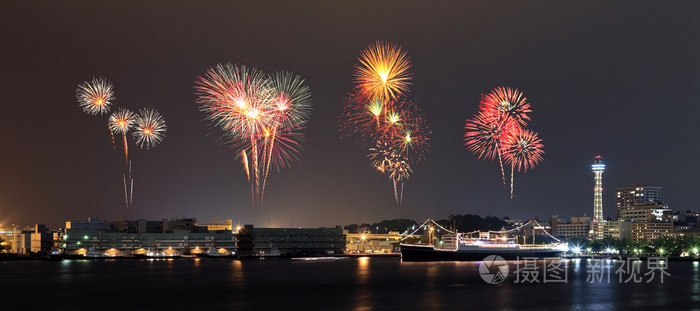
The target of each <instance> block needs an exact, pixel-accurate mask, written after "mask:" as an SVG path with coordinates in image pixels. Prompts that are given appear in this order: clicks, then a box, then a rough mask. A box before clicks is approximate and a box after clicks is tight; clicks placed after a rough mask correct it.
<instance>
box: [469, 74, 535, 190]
mask: <svg viewBox="0 0 700 311" xmlns="http://www.w3.org/2000/svg"><path fill="white" fill-rule="evenodd" d="M530 112H532V110H530V104H529V103H528V102H527V98H526V97H525V96H524V95H523V93H522V92H520V91H518V90H517V89H511V88H506V87H497V88H495V89H494V90H493V91H491V92H490V93H489V94H486V95H483V94H482V96H481V101H480V103H479V111H478V112H477V113H476V114H475V115H474V116H473V117H472V118H471V119H468V120H467V122H466V124H465V127H464V128H465V131H466V132H465V135H464V144H465V145H466V147H467V149H468V150H469V151H471V152H472V153H473V154H474V155H476V156H477V158H478V159H481V158H484V159H487V160H494V159H495V158H498V162H499V166H500V168H501V177H502V179H503V185H504V187H505V186H506V174H505V170H504V168H503V162H504V161H505V162H506V164H507V165H511V175H510V196H511V199H512V198H513V178H514V177H513V174H514V173H515V167H516V166H517V167H518V172H519V171H520V168H521V167H522V168H524V169H525V170H527V168H528V167H529V168H532V167H534V166H535V165H536V164H537V163H539V161H541V160H542V157H541V155H542V154H543V153H544V152H543V151H542V147H543V145H542V144H541V142H542V141H541V140H539V138H538V137H537V133H534V132H531V131H529V130H526V129H525V127H526V126H527V122H528V121H530V117H529V116H528V114H529V113H530ZM523 148H525V149H523ZM518 150H520V151H518Z"/></svg>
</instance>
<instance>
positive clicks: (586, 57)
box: [0, 1, 700, 226]
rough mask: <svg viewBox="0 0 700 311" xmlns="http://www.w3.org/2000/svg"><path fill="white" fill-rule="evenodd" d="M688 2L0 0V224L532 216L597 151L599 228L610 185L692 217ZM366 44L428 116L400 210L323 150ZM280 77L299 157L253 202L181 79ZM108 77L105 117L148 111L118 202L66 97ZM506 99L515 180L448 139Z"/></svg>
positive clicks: (110, 154)
mask: <svg viewBox="0 0 700 311" xmlns="http://www.w3.org/2000/svg"><path fill="white" fill-rule="evenodd" d="M698 13H700V3H698V2H693V1H682V2H681V1H664V2H661V1H650V2H646V1H635V2H619V3H611V2H610V1H600V2H590V1H587V2H578V3H574V2H573V1H550V2H538V1H507V2H506V1H499V2H498V3H492V1H480V2H476V1H475V2H467V1H458V2H454V3H447V2H439V4H437V2H432V1H417V2H410V1H397V2H388V1H387V2H382V1H367V2H363V1H345V2H337V3H333V2H331V1H315V2H313V1H309V2H306V1H278V2H266V1H251V2H235V1H189V2H187V3H185V2H184V1H70V2H58V1H46V2H43V3H40V2H30V1H12V2H8V1H6V2H3V3H2V4H1V5H0V29H1V30H0V46H1V48H0V121H1V122H0V142H2V144H1V145H0V146H2V147H0V148H2V149H1V150H2V152H0V159H1V160H2V163H3V169H2V173H0V224H8V223H17V224H33V223H47V224H50V225H53V226H55V225H59V224H62V223H63V222H65V221H67V220H72V221H83V220H85V219H87V217H88V216H98V217H100V218H102V219H108V220H117V219H123V218H124V217H127V218H130V219H133V218H149V219H161V218H173V217H196V218H197V219H199V220H200V222H203V221H208V220H212V219H214V217H219V218H221V219H227V218H231V219H233V220H234V222H235V223H253V224H255V225H256V226H268V223H269V225H270V226H289V225H290V224H291V225H293V226H333V225H336V224H349V223H358V222H370V223H371V222H375V221H379V220H381V219H388V218H413V219H418V220H420V219H425V218H426V217H433V218H446V217H447V216H448V215H449V213H455V214H456V213H472V214H480V215H483V216H485V215H495V216H499V217H502V216H510V217H512V218H513V217H516V218H529V217H532V216H540V217H541V218H547V217H549V216H550V215H552V214H560V215H562V216H565V217H569V216H578V215H583V214H584V213H586V214H587V215H589V216H590V215H591V214H592V212H593V173H592V172H591V169H590V164H591V163H592V161H593V157H594V156H595V155H597V154H600V155H602V156H603V159H604V161H605V163H606V164H607V171H606V172H605V174H604V175H603V185H604V187H605V192H604V209H605V211H604V213H605V217H608V216H613V217H614V204H615V194H614V188H615V187H621V186H626V185H629V184H632V183H647V184H652V185H658V186H662V187H663V196H664V201H665V202H666V203H667V204H669V205H670V207H671V208H673V209H674V210H685V209H693V208H697V207H698V206H697V204H698V203H697V202H698V200H697V193H698V191H697V187H698V182H697V176H698V175H699V174H700V165H699V164H698V158H699V157H700V147H698V146H700V145H699V144H698V129H697V124H698V122H697V119H698V117H699V116H700V88H699V87H698V83H699V82H700V65H699V64H700V62H699V61H698V56H699V55H700V40H699V39H698V38H700V19H698V18H697V16H698ZM374 40H388V41H392V42H396V43H398V44H400V45H401V46H402V47H403V48H404V49H405V50H406V51H407V52H408V55H409V56H410V57H411V59H412V64H413V67H412V68H411V72H412V73H413V75H414V79H413V84H412V86H411V92H412V96H413V97H414V98H415V99H416V101H417V103H418V105H419V106H420V107H421V108H422V109H423V110H424V112H425V114H426V117H427V119H428V121H429V122H430V123H431V126H432V131H433V136H432V147H431V152H430V153H429V154H428V156H427V159H426V160H425V161H424V162H421V163H420V164H419V165H417V166H415V167H414V174H413V175H412V177H411V179H410V181H409V182H408V183H407V184H406V186H405V187H406V188H405V191H406V193H405V194H404V205H403V206H397V205H396V204H395V203H394V198H393V192H392V186H391V183H390V181H389V180H388V179H387V178H386V177H385V176H380V175H378V174H377V173H376V172H375V171H374V170H372V169H371V168H370V167H369V165H368V159H367V158H366V152H365V151H364V150H362V149H361V148H360V147H359V146H358V145H357V144H355V142H354V141H352V140H350V139H340V136H341V135H340V133H339V131H338V115H339V114H340V112H341V110H342V107H343V100H344V98H345V97H346V95H347V93H348V92H349V91H350V90H351V88H352V85H353V84H352V73H353V66H354V64H355V63H356V57H357V56H358V55H359V52H360V50H361V49H363V48H364V47H365V46H366V45H367V44H369V43H371V42H372V41H374ZM225 62H232V63H241V64H246V65H248V66H253V67H257V68H259V69H262V70H266V71H275V70H290V71H293V72H295V73H297V74H299V75H302V76H303V77H304V78H305V79H306V82H307V83H308V85H309V86H310V88H311V92H312V98H313V112H312V115H311V119H310V122H309V124H308V127H307V130H306V134H307V139H306V142H305V143H304V145H305V150H304V152H303V153H302V157H301V161H300V162H297V163H294V164H293V166H292V167H291V168H284V169H283V170H282V171H281V172H280V173H271V175H270V177H269V178H268V183H267V189H266V192H265V201H264V205H263V207H262V208H261V209H259V208H257V207H256V208H254V207H252V206H251V197H250V187H249V185H248V183H247V180H246V177H245V172H244V171H243V168H242V165H241V164H240V162H239V161H238V160H236V159H235V158H234V156H235V155H234V152H233V151H232V150H230V149H229V148H228V147H227V146H224V145H221V144H219V143H217V142H216V141H217V138H218V137H219V135H220V134H221V132H220V131H219V130H218V129H212V128H211V127H210V126H209V124H208V122H207V121H205V120H204V115H203V114H202V113H200V112H199V111H198V108H197V105H196V104H195V103H194V102H195V95H194V91H193V85H194V83H193V81H194V80H195V79H196V78H197V77H198V76H199V75H201V74H203V73H204V71H205V70H206V69H207V68H209V67H211V66H213V65H216V64H218V63H225ZM93 76H95V77H106V78H107V79H108V80H110V81H111V82H112V83H114V85H115V92H116V101H115V106H116V107H125V108H129V109H132V110H138V109H139V108H141V107H146V106H150V107H153V108H156V109H158V110H159V111H160V112H161V113H162V114H163V116H164V117H165V119H166V122H167V125H168V132H167V137H166V139H165V141H164V142H163V143H162V144H161V145H160V146H158V147H157V148H156V149H154V150H137V148H135V146H134V145H133V143H132V144H131V153H130V155H131V158H132V160H133V169H134V173H133V174H134V180H135V182H134V205H133V207H132V208H130V209H129V210H126V209H125V207H124V204H123V193H122V188H121V187H122V180H121V165H120V164H121V162H120V159H121V154H120V153H119V152H116V153H115V152H114V150H113V147H112V143H111V140H110V136H109V132H108V131H107V127H106V123H107V116H91V115H87V114H85V113H83V112H82V111H81V110H80V108H79V107H78V105H77V102H76V99H75V88H76V86H77V85H78V84H79V83H81V82H83V81H86V80H90V79H91V78H92V77H93ZM497 86H510V87H516V88H518V89H521V90H523V91H524V92H525V95H526V96H527V98H528V99H529V101H530V103H531V104H532V110H533V112H532V114H531V117H532V121H531V122H530V125H529V127H530V128H531V129H533V130H536V131H538V132H539V133H540V137H541V138H542V139H543V140H544V144H545V152H546V153H545V157H544V161H543V162H542V163H541V164H540V165H539V166H538V167H536V168H535V169H534V170H532V171H528V172H527V174H518V175H516V176H515V183H516V185H515V198H514V199H513V200H512V201H510V199H509V198H508V194H507V191H506V190H504V188H503V185H502V183H501V176H500V170H499V167H498V163H497V162H488V161H484V160H477V159H476V157H475V156H473V155H472V154H471V153H469V152H468V151H467V150H466V149H465V148H464V145H463V143H462V137H463V135H464V130H463V127H464V122H465V120H466V119H467V118H469V117H471V115H472V114H473V113H474V112H476V110H477V108H478V103H479V98H480V94H481V93H486V92H489V91H490V90H491V89H493V88H494V87H497Z"/></svg>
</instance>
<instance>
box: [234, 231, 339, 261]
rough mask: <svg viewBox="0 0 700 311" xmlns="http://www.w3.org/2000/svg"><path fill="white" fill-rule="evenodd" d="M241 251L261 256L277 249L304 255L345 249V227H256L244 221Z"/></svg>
mask: <svg viewBox="0 0 700 311" xmlns="http://www.w3.org/2000/svg"><path fill="white" fill-rule="evenodd" d="M238 239H239V254H240V255H241V256H259V255H266V254H273V253H278V254H280V255H282V256H303V255H319V254H342V253H345V234H343V227H341V226H336V227H335V228H255V227H254V226H253V225H245V226H243V228H241V230H240V231H238Z"/></svg>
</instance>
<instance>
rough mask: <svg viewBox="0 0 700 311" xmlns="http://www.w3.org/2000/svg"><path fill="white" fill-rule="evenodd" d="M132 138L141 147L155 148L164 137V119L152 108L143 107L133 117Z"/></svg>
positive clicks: (165, 127)
mask: <svg viewBox="0 0 700 311" xmlns="http://www.w3.org/2000/svg"><path fill="white" fill-rule="evenodd" d="M135 124H136V126H135V127H134V133H133V136H134V139H136V144H137V145H139V147H141V148H144V147H145V148H146V149H150V148H155V146H157V145H158V144H160V143H161V142H163V139H164V138H165V131H166V130H167V128H168V127H167V126H166V125H165V119H163V116H161V115H160V113H159V112H158V111H156V110H155V109H152V108H143V109H141V110H139V114H138V116H137V117H136V119H135Z"/></svg>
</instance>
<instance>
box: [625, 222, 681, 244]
mask: <svg viewBox="0 0 700 311" xmlns="http://www.w3.org/2000/svg"><path fill="white" fill-rule="evenodd" d="M629 226H630V229H629V238H631V239H632V240H634V241H635V242H639V241H642V240H649V241H651V240H656V239H658V238H659V237H662V236H667V235H673V222H630V223H629Z"/></svg>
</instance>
